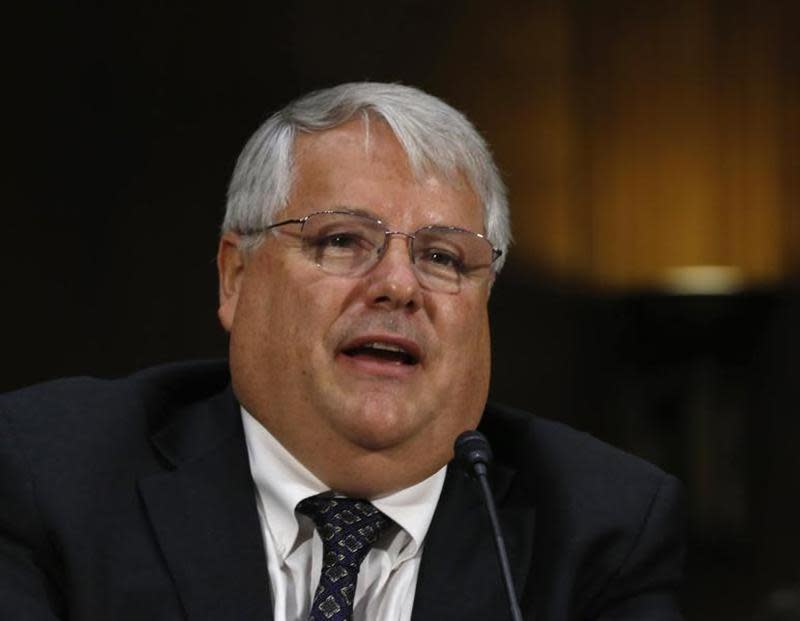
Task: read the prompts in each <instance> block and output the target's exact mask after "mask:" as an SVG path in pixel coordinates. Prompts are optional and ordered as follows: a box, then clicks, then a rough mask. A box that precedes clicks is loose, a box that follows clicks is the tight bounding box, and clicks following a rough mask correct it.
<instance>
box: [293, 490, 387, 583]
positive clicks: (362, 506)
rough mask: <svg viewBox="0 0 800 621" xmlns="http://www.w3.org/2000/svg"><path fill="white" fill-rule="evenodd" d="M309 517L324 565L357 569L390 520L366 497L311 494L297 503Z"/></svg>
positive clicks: (301, 511)
mask: <svg viewBox="0 0 800 621" xmlns="http://www.w3.org/2000/svg"><path fill="white" fill-rule="evenodd" d="M297 510H298V511H299V512H300V513H302V514H304V515H307V516H308V517H310V518H311V519H312V520H313V521H314V524H315V525H316V527H317V532H318V533H319V536H320V538H321V539H322V545H323V547H324V549H325V557H324V559H323V563H324V565H325V567H331V566H334V565H339V566H341V565H345V566H348V567H351V568H353V569H356V570H357V569H358V567H359V566H360V565H361V561H363V560H364V557H365V556H366V555H367V553H368V552H369V550H370V548H371V547H372V545H373V544H374V543H375V542H376V541H377V540H378V537H380V536H381V533H383V531H385V530H386V529H387V528H388V527H389V526H391V525H392V524H393V523H394V522H393V521H392V520H391V518H389V517H387V516H386V515H384V514H383V513H381V512H380V511H379V510H378V509H377V508H375V506H374V505H373V504H372V503H371V502H369V501H368V500H362V499H356V498H333V497H331V496H311V497H309V498H306V499H304V500H301V501H300V502H299V503H297Z"/></svg>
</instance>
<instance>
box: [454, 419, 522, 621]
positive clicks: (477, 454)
mask: <svg viewBox="0 0 800 621" xmlns="http://www.w3.org/2000/svg"><path fill="white" fill-rule="evenodd" d="M453 451H454V452H455V455H456V461H457V462H458V463H459V464H460V465H461V467H462V468H464V469H465V470H466V471H467V472H468V473H469V474H470V476H472V478H473V479H477V481H478V482H479V483H480V487H481V491H482V492H483V502H484V505H486V509H487V511H488V512H489V520H490V521H491V523H492V531H493V532H494V547H495V550H497V560H498V561H500V571H501V573H502V574H503V582H504V584H505V587H506V595H507V596H508V605H509V608H510V609H511V618H512V619H513V620H514V621H523V620H522V612H521V611H520V609H519V602H518V601H517V593H516V591H515V590H514V582H513V580H512V579H511V566H510V565H509V563H508V554H506V544H505V542H504V541H503V533H502V531H501V530H500V522H499V520H498V519H497V508H496V507H495V506H494V498H493V497H492V490H491V489H490V488H489V479H488V478H487V476H486V471H487V468H486V467H487V466H488V465H489V464H490V463H491V461H492V449H491V447H490V446H489V441H488V440H487V439H486V436H484V435H483V434H482V433H481V432H480V431H465V432H464V433H462V434H461V435H460V436H458V437H457V438H456V443H455V446H454V447H453Z"/></svg>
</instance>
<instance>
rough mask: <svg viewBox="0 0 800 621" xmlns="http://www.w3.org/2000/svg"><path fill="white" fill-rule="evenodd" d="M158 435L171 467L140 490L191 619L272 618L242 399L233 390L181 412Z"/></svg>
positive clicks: (259, 620)
mask: <svg viewBox="0 0 800 621" xmlns="http://www.w3.org/2000/svg"><path fill="white" fill-rule="evenodd" d="M153 442H154V444H155V445H156V447H157V449H158V450H159V451H160V452H161V454H162V455H163V456H164V458H165V459H166V460H167V461H168V462H169V464H170V469H168V470H167V471H165V472H162V473H159V474H156V475H153V476H149V477H146V478H143V479H142V480H141V481H140V482H139V489H140V491H141V495H142V498H143V500H144V503H145V505H146V507H147V511H148V515H149V517H150V520H151V523H152V525H153V529H154V531H155V534H156V538H157V539H158V542H159V544H160V546H161V550H162V552H163V553H164V557H165V559H166V562H167V565H168V566H169V569H170V572H171V574H172V576H173V579H174V581H175V584H176V586H177V589H178V592H179V594H180V598H181V602H182V603H183V607H184V609H185V610H186V614H187V616H188V618H189V619H190V620H191V621H196V620H205V621H229V620H230V619H236V620H237V621H264V619H269V620H271V619H272V605H271V602H270V599H269V592H268V586H269V577H268V572H267V566H266V559H265V557H264V545H263V541H262V538H261V534H260V533H261V527H260V524H259V520H258V514H257V510H256V502H255V492H254V489H253V483H252V479H251V476H250V468H249V463H248V458H247V449H246V446H245V442H244V436H243V432H242V428H241V419H240V417H239V412H238V406H237V405H236V403H235V400H234V398H233V395H232V393H231V392H230V390H227V391H225V392H224V393H221V394H220V395H217V396H216V397H213V398H212V399H210V400H208V401H206V402H202V403H201V404H195V405H193V406H192V407H190V408H187V409H186V410H185V411H183V412H180V413H179V414H178V416H177V418H176V419H175V422H174V423H173V424H172V425H170V426H169V427H167V428H165V429H163V430H162V431H160V432H159V433H158V434H157V435H156V436H154V438H153Z"/></svg>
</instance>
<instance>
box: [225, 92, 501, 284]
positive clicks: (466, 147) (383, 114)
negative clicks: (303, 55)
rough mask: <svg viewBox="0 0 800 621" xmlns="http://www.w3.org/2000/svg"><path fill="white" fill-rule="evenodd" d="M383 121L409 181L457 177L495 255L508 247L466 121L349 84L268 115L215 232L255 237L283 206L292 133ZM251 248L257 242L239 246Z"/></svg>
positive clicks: (400, 95) (476, 139) (417, 97)
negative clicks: (478, 208) (472, 197)
mask: <svg viewBox="0 0 800 621" xmlns="http://www.w3.org/2000/svg"><path fill="white" fill-rule="evenodd" d="M358 114H361V115H363V116H364V118H365V120H367V121H368V119H369V116H370V115H375V116H376V117H378V118H379V119H381V120H383V121H384V122H386V124H387V125H388V126H389V127H390V128H391V129H392V131H393V132H394V135H395V136H396V137H397V140H398V141H399V142H400V144H401V146H402V147H403V149H404V150H405V152H406V154H407V155H408V160H409V165H410V166H411V169H412V171H413V172H414V174H416V175H418V176H419V175H422V173H424V172H428V173H436V174H442V175H444V176H446V177H447V178H453V177H454V176H455V174H456V173H461V174H463V175H464V176H465V177H466V179H467V181H468V182H469V184H470V186H471V187H472V189H473V190H474V191H475V192H476V194H477V195H478V197H479V198H480V200H481V202H482V203H483V207H484V226H485V227H486V236H487V238H488V239H489V241H490V242H491V243H492V244H493V245H494V246H496V247H497V248H499V249H501V250H502V251H503V255H502V256H501V257H500V258H499V259H498V260H497V261H496V262H495V265H494V269H495V271H496V272H499V271H500V268H501V267H502V265H503V262H504V260H505V256H506V252H507V249H508V245H509V243H510V242H511V225H510V221H509V214H508V201H507V199H506V188H505V185H504V184H503V180H502V179H501V178H500V174H499V172H498V170H497V166H496V165H495V163H494V160H493V159H492V156H491V153H490V151H489V148H488V147H487V145H486V142H485V141H484V140H483V138H482V137H481V136H480V134H479V133H478V132H477V130H476V129H475V128H474V127H473V126H472V124H471V123H470V122H469V121H468V120H467V118H466V117H465V116H464V115H463V114H461V113H460V112H458V111H457V110H455V109H453V108H452V107H450V106H449V105H447V104H446V103H444V102H443V101H441V100H440V99H437V98H436V97H433V96H432V95H428V94H427V93H424V92H422V91H420V90H418V89H416V88H412V87H409V86H403V85H400V84H381V83H377V82H353V83H349V84H341V85H339V86H335V87H333V88H329V89H325V90H320V91H315V92H313V93H310V94H308V95H306V96H304V97H301V98H299V99H297V100H295V101H293V102H292V103H290V104H289V105H287V106H286V107H285V108H283V109H282V110H279V111H278V112H276V113H275V114H273V115H272V116H271V117H270V118H269V119H267V121H266V122H265V123H264V124H263V125H262V126H261V127H259V129H258V130H257V131H256V132H255V134H253V135H252V136H251V138H250V140H249V141H248V142H247V144H246V145H245V147H244V149H243V150H242V153H241V154H240V155H239V159H238V161H237V162H236V168H235V169H234V172H233V177H232V178H231V182H230V186H229V187H228V203H227V208H226V212H225V220H224V221H223V224H222V230H223V231H252V230H260V229H263V228H264V227H266V226H269V225H270V224H272V223H273V219H274V217H275V215H276V214H278V213H279V212H280V211H281V210H282V209H283V208H285V207H286V205H287V202H288V200H289V193H290V190H291V184H292V164H293V159H292V152H293V147H294V141H295V137H296V135H297V132H298V131H299V132H308V133H314V132H321V131H324V130H327V129H332V128H334V127H337V126H339V125H342V124H344V123H346V122H347V121H349V120H351V119H353V118H355V117H356V116H357V115H358ZM244 241H245V246H247V244H248V243H249V244H250V245H251V246H252V245H254V244H255V243H257V242H258V239H257V238H256V239H255V240H247V239H245V240H244Z"/></svg>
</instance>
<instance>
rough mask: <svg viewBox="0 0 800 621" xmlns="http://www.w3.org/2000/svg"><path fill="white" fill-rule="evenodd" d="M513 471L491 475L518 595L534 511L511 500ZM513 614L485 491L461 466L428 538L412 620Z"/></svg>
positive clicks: (453, 472)
mask: <svg viewBox="0 0 800 621" xmlns="http://www.w3.org/2000/svg"><path fill="white" fill-rule="evenodd" d="M513 476H514V472H513V471H512V470H510V469H508V468H505V467H502V466H496V467H493V468H492V471H491V477H490V478H491V483H492V489H493V490H494V495H495V502H497V505H498V517H499V519H500V525H501V528H502V529H503V536H504V537H505V540H506V547H507V548H508V555H509V561H510V563H511V571H512V575H513V577H514V582H515V586H516V589H517V593H518V594H521V593H522V592H523V590H524V588H525V586H526V581H527V579H528V575H529V572H530V569H531V560H532V554H531V549H532V547H533V532H534V528H533V520H534V510H533V508H532V507H530V506H527V505H515V504H514V503H513V502H506V500H507V499H509V498H510V496H509V492H510V491H511V483H512V479H513ZM506 610H508V601H507V599H506V594H505V588H504V587H503V583H502V577H501V573H500V568H499V565H498V561H497V555H496V552H495V549H494V537H493V534H492V530H491V523H490V522H489V517H488V514H487V512H486V509H485V507H484V506H483V502H482V500H481V498H480V491H479V489H478V486H477V484H476V482H475V481H472V480H470V479H469V478H468V477H467V476H466V475H465V474H464V473H463V472H462V471H461V470H460V469H459V468H458V467H454V466H452V465H451V466H450V467H448V471H447V478H446V479H445V485H444V488H443V490H442V496H441V498H440V500H439V504H438V506H437V508H436V513H435V514H434V517H433V521H432V522H431V527H430V529H429V530H428V535H427V537H426V538H425V548H424V552H423V555H422V564H421V565H420V572H419V578H418V580H417V591H416V595H415V598H414V610H413V614H412V621H429V620H432V619H437V620H447V619H482V618H483V619H501V618H505V614H504V611H506Z"/></svg>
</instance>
